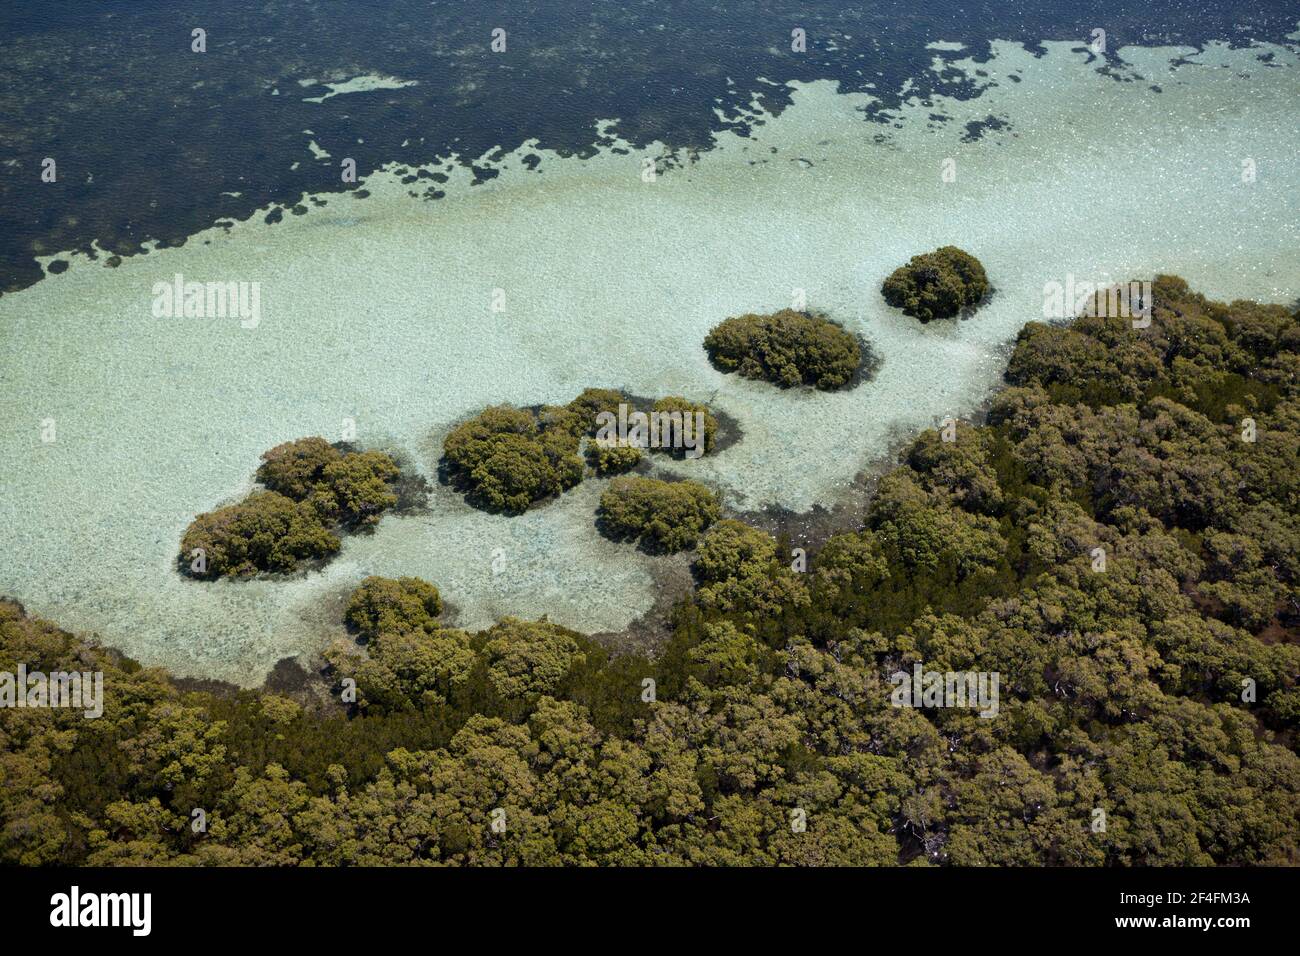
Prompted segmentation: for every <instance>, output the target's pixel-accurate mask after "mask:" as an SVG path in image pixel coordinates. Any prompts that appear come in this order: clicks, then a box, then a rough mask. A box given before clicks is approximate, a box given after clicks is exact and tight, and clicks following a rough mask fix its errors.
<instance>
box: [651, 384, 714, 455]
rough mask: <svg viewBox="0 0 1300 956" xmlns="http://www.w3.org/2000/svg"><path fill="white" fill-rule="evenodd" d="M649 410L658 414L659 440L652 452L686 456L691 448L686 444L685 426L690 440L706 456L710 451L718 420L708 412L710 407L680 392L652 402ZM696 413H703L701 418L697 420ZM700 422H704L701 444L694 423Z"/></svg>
mask: <svg viewBox="0 0 1300 956" xmlns="http://www.w3.org/2000/svg"><path fill="white" fill-rule="evenodd" d="M650 413H651V415H652V416H653V415H655V414H656V413H657V414H658V416H659V417H658V419H657V420H658V421H659V422H660V425H659V443H658V445H657V446H656V447H655V448H654V450H655V451H658V452H662V453H664V454H668V455H672V456H673V457H674V458H684V457H686V454H687V452H688V451H691V450H690V449H688V448H687V447H686V435H685V434H684V432H685V431H686V430H688V429H689V430H690V440H691V441H692V442H693V443H694V444H695V445H696V446H697V447H698V448H699V450H700V452H701V453H702V454H706V455H707V454H708V453H709V452H711V451H713V446H714V444H715V443H716V442H717V439H718V420H717V418H715V417H714V415H713V413H712V412H710V411H709V406H707V405H699V404H697V403H695V402H692V401H688V400H687V399H685V398H682V397H681V396H680V395H667V396H665V397H663V398H661V399H658V400H656V401H655V403H654V405H652V406H651V409H650ZM679 415H680V419H679V418H678V416H679ZM697 415H702V416H703V418H699V419H697V418H696V416H697ZM679 421H680V424H679ZM701 421H702V422H703V423H704V435H703V444H700V443H701V436H700V433H699V429H698V428H697V427H696V424H697V422H701ZM697 457H698V456H697Z"/></svg>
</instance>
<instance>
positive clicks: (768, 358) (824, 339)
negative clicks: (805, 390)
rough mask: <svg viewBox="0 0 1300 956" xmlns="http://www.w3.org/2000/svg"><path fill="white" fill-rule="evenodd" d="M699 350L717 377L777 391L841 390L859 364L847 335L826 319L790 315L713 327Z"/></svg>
mask: <svg viewBox="0 0 1300 956" xmlns="http://www.w3.org/2000/svg"><path fill="white" fill-rule="evenodd" d="M704 348H705V350H706V351H707V352H708V353H709V360H710V361H712V362H713V364H714V365H716V366H717V367H718V368H719V369H721V370H722V371H724V372H739V373H740V374H741V375H743V376H744V377H745V378H756V379H763V380H764V381H768V382H772V383H773V384H775V385H780V386H781V387H782V388H790V387H792V386H795V385H812V386H814V387H816V388H820V389H825V390H828V391H829V390H832V389H836V388H842V387H843V386H845V385H847V384H848V383H849V382H850V381H852V379H853V376H854V375H855V374H856V373H857V371H858V367H859V366H860V365H861V364H862V349H861V347H860V346H859V345H858V340H857V339H856V338H854V337H853V336H852V335H851V334H850V333H848V332H846V331H845V330H844V329H843V328H842V327H840V326H839V325H838V324H836V323H834V322H832V321H830V320H829V319H824V318H821V317H820V316H816V315H810V314H809V313H807V312H796V311H794V310H793V309H783V310H782V311H780V312H774V313H772V314H771V315H753V314H748V315H741V316H736V317H735V318H730V319H726V320H724V321H722V322H719V323H718V324H717V325H715V326H714V327H713V328H712V329H711V330H710V331H709V334H708V335H707V336H705V338H704Z"/></svg>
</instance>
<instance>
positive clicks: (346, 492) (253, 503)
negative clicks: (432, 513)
mask: <svg viewBox="0 0 1300 956" xmlns="http://www.w3.org/2000/svg"><path fill="white" fill-rule="evenodd" d="M398 475H399V469H398V467H397V464H396V463H395V462H394V461H393V459H392V458H390V457H389V456H388V455H385V454H384V453H383V452H377V451H366V452H352V451H349V452H343V451H340V450H339V449H338V448H336V447H334V446H333V445H331V444H330V443H329V442H327V441H326V440H325V439H323V438H299V439H297V440H296V441H289V442H285V443H283V444H281V445H276V446H275V447H274V448H272V449H271V450H270V451H268V452H266V453H265V454H263V455H262V464H261V465H260V466H259V467H258V469H257V480H258V481H260V482H261V483H262V484H263V485H265V486H266V487H267V488H268V489H269V491H265V492H256V493H254V494H252V495H250V496H249V497H247V498H245V499H244V500H243V501H241V502H239V503H238V504H234V505H230V506H228V507H225V508H220V509H218V510H216V511H211V512H207V513H205V514H201V515H199V516H198V517H197V518H195V519H194V521H193V523H191V525H190V526H189V528H188V529H187V530H186V532H185V535H184V537H183V538H182V539H181V553H180V558H179V561H180V566H181V567H182V568H183V569H184V570H185V572H186V573H187V574H190V575H192V576H194V577H222V576H225V575H251V574H256V573H257V572H259V571H292V570H293V569H294V568H295V567H297V564H298V562H299V561H301V560H304V559H311V558H324V557H327V556H328V555H330V554H333V553H334V552H335V551H337V550H338V549H339V540H338V538H337V536H335V534H334V533H333V531H332V530H331V529H332V528H333V527H334V526H336V525H339V524H342V525H344V526H347V527H356V526H362V525H370V524H374V523H375V522H377V521H378V520H379V517H380V515H381V513H382V512H383V511H384V510H386V509H388V508H391V507H393V506H394V505H396V504H397V495H396V494H395V493H394V492H393V490H392V488H391V484H392V482H394V481H396V479H397V478H398ZM199 550H202V551H203V552H204V553H205V556H206V565H207V567H206V570H199V569H198V568H199V567H202V565H198V566H196V564H195V555H196V552H197V551H199Z"/></svg>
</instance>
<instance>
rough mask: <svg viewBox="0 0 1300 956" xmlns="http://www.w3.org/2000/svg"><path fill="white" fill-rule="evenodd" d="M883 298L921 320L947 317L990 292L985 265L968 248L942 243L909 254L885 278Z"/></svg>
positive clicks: (973, 303)
mask: <svg viewBox="0 0 1300 956" xmlns="http://www.w3.org/2000/svg"><path fill="white" fill-rule="evenodd" d="M880 291H881V293H882V294H883V295H884V297H885V301H886V302H888V303H889V304H890V305H892V306H894V307H895V308H899V309H902V310H903V312H904V313H905V314H907V315H912V316H915V317H916V318H918V319H920V320H921V321H922V322H929V321H930V320H931V319H950V318H952V317H953V316H955V315H957V314H958V313H960V312H961V311H962V309H966V308H970V307H971V306H975V305H978V304H979V303H980V301H982V300H983V298H984V297H985V296H986V295H988V292H989V280H988V276H987V275H985V274H984V266H983V265H982V264H981V263H980V261H979V260H978V259H976V258H975V257H974V256H972V255H971V254H970V253H969V252H963V251H962V250H961V249H958V248H957V247H956V246H943V247H941V248H939V249H936V250H935V251H934V252H926V253H922V254H921V255H919V256H912V258H911V259H909V260H908V261H907V265H905V266H899V267H898V268H897V269H895V270H894V271H893V272H892V273H890V275H889V278H887V279H886V280H885V284H884V286H883V287H882V288H881V290H880Z"/></svg>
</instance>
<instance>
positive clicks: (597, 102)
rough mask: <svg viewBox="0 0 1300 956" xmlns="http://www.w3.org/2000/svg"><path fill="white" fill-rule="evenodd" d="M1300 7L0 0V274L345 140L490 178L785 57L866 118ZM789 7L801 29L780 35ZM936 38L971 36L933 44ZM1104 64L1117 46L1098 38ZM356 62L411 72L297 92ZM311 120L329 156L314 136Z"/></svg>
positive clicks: (33, 265) (1256, 25) (346, 73)
mask: <svg viewBox="0 0 1300 956" xmlns="http://www.w3.org/2000/svg"><path fill="white" fill-rule="evenodd" d="M1298 19H1300V6H1298V5H1297V4H1296V3H1295V2H1294V0H1289V2H1263V3H1252V4H1250V5H1249V7H1242V8H1239V9H1234V8H1233V7H1232V6H1227V5H1225V6H1216V5H1205V4H1188V3H1172V2H1168V0H1156V2H1149V3H1122V4H1121V3H1116V2H1106V0H1070V2H1059V0H1057V2H1050V3H1025V2H1022V3H1016V2H1005V0H998V2H993V0H972V2H964V3H956V2H931V3H925V4H915V3H902V2H876V3H870V4H850V3H841V2H801V3H794V2H788V0H747V2H733V3H712V2H699V0H691V2H686V0H677V2H673V0H630V2H575V0H544V2H519V0H511V2H501V0H474V2H463V3H454V2H437V0H434V2H430V0H348V2H345V0H319V2H308V0H271V2H262V3H252V2H243V0H220V2H215V0H203V2H186V0H100V2H90V0H82V2H59V3H26V2H23V3H18V2H14V0H9V2H7V3H4V4H2V5H0V294H2V293H3V292H6V291H14V290H17V289H20V288H23V287H25V286H27V285H30V284H31V283H33V282H35V281H37V280H39V279H40V278H41V276H42V274H43V272H42V269H41V267H40V265H39V264H38V263H37V262H36V261H35V258H34V256H36V255H47V254H50V253H54V252H59V251H65V250H83V251H89V249H90V245H91V243H92V242H97V243H98V244H99V246H100V248H102V249H104V250H107V251H108V254H109V256H110V257H111V256H113V255H130V254H135V253H137V252H139V251H140V244H141V243H142V242H145V241H147V240H156V241H158V242H159V243H160V244H162V245H178V244H182V243H184V242H185V240H186V237H187V236H190V235H192V234H193V233H195V232H196V231H198V230H200V229H203V228H205V227H207V226H210V225H212V224H213V223H214V222H219V221H222V220H223V219H231V220H234V219H243V218H246V217H248V216H249V215H251V214H252V213H253V212H254V211H256V210H257V209H259V208H261V207H265V206H266V205H267V204H268V203H271V202H277V203H283V204H289V205H292V204H294V203H296V202H298V200H299V197H300V196H301V195H302V194H303V193H324V192H343V191H345V190H349V189H351V190H355V189H356V187H354V186H348V185H346V184H344V183H343V182H342V180H341V176H340V166H339V163H340V161H341V159H342V158H344V157H350V158H352V159H354V160H355V161H356V164H357V172H358V175H359V177H362V178H364V176H365V175H366V174H367V173H368V172H369V171H371V170H373V169H375V168H376V167H378V166H380V165H384V164H386V163H390V162H394V161H397V162H401V163H407V164H411V165H417V164H424V163H428V162H430V161H431V160H433V159H435V158H436V157H440V156H447V155H449V154H451V153H453V152H454V153H458V154H459V155H460V156H461V157H462V160H461V161H463V162H465V163H467V164H470V163H472V162H473V161H475V160H480V162H479V164H478V166H479V170H480V172H479V175H480V176H481V177H483V178H487V177H490V176H492V175H494V171H493V170H492V168H491V157H490V156H486V159H484V157H485V155H486V154H490V153H492V152H493V151H495V150H498V149H499V150H502V151H510V150H513V149H514V148H516V147H517V146H519V145H520V144H521V143H522V142H524V141H526V140H528V139H534V138H535V139H537V140H538V141H539V143H540V145H541V146H542V147H544V148H549V149H555V150H559V151H561V152H564V153H570V152H574V153H579V154H581V153H582V152H583V151H585V150H590V149H591V148H592V146H593V144H594V142H595V129H594V124H595V122H596V121H597V120H598V119H606V118H613V117H617V118H618V119H619V121H620V122H619V125H618V127H617V129H618V133H619V135H621V136H623V137H624V138H625V139H629V140H631V141H633V142H635V143H637V144H638V145H643V144H645V143H648V142H651V141H654V140H661V141H663V142H664V143H666V144H667V145H668V146H669V147H670V148H672V149H675V150H680V151H683V153H684V154H685V153H688V152H689V150H691V149H693V148H701V147H706V146H707V145H708V143H709V142H710V135H711V133H712V132H714V131H715V130H716V129H718V128H719V127H721V126H723V125H728V126H733V127H734V126H736V125H737V124H735V123H724V121H721V120H719V119H718V117H717V116H716V115H715V113H714V110H715V108H720V109H722V110H723V112H724V113H725V114H727V115H735V112H736V110H737V109H738V108H739V107H743V106H746V105H748V104H749V103H750V101H751V99H752V98H753V97H754V95H756V94H757V95H759V96H760V98H761V100H762V102H763V103H764V105H765V106H766V107H768V108H769V109H773V110H779V109H780V108H781V107H782V106H783V105H784V103H785V102H786V101H787V93H786V91H785V90H783V89H782V87H781V84H784V83H785V82H787V81H789V80H804V81H807V80H814V79H827V78H829V79H834V80H838V81H839V82H840V83H841V84H842V87H843V88H845V89H851V90H866V91H870V92H873V93H875V94H876V95H877V96H879V98H880V104H879V107H878V108H877V109H876V110H875V111H873V113H872V114H871V115H868V116H864V121H875V122H880V123H889V122H891V115H890V111H891V109H892V108H893V107H895V106H896V105H897V103H898V102H899V98H900V95H902V94H901V90H902V88H903V86H904V83H905V81H907V80H908V79H909V78H911V79H912V80H913V85H912V87H911V89H910V90H909V92H908V93H907V94H906V95H908V96H913V95H919V96H921V97H922V98H924V97H926V96H927V95H928V94H929V93H930V92H931V91H932V86H931V85H932V84H934V83H936V82H940V81H942V80H943V79H945V78H942V77H940V76H939V75H937V74H934V73H930V72H928V70H927V68H928V67H929V65H930V63H931V61H932V60H933V59H934V58H935V57H936V56H938V57H943V58H948V59H954V58H965V57H967V56H970V55H971V54H972V53H973V54H975V55H976V56H977V57H978V56H982V55H984V54H985V53H986V52H987V47H988V42H989V41H990V40H993V39H1006V40H1014V41H1020V42H1023V43H1025V44H1027V45H1029V46H1030V47H1031V48H1032V47H1035V46H1037V45H1039V44H1041V43H1043V42H1044V41H1049V40H1077V41H1079V43H1080V45H1083V44H1084V43H1086V41H1087V40H1088V39H1089V37H1090V35H1091V31H1092V30H1093V29H1094V28H1098V27H1099V28H1102V29H1104V30H1105V31H1106V34H1107V48H1108V50H1110V51H1114V50H1117V49H1119V48H1120V47H1121V46H1123V45H1125V44H1130V43H1134V44H1144V45H1153V44H1160V43H1180V44H1188V45H1193V46H1199V45H1202V44H1203V43H1205V42H1207V41H1210V40H1225V41H1228V42H1231V43H1234V44H1243V43H1246V42H1249V41H1251V40H1270V41H1274V42H1282V40H1283V37H1284V36H1285V35H1286V34H1288V33H1291V32H1293V31H1295V29H1296V22H1297V20H1298ZM196 27H199V28H202V29H204V30H205V31H206V33H207V51H206V52H205V53H195V52H192V51H191V48H190V47H191V31H192V30H193V29H194V28H196ZM796 27H798V28H802V29H803V30H804V31H806V34H807V38H808V39H807V52H804V53H795V52H792V50H791V31H792V29H794V28H796ZM495 28H501V29H504V30H505V31H506V50H505V52H502V53H495V52H493V51H492V50H491V49H490V46H489V45H490V42H491V39H492V31H493V30H494V29H495ZM935 40H952V41H959V42H963V43H965V44H967V46H968V49H967V50H965V51H962V52H960V53H945V52H937V51H933V50H927V49H925V45H926V44H927V43H929V42H931V41H935ZM1110 55H1111V56H1113V52H1112V53H1111V54H1110ZM1096 66H1097V68H1100V69H1107V68H1108V64H1107V63H1106V62H1105V60H1104V59H1103V58H1098V61H1097V64H1096ZM362 74H381V75H386V76H394V77H398V78H400V79H403V80H415V81H418V85H415V86H410V87H407V88H404V89H400V90H378V91H372V92H366V93H354V94H349V95H344V96H336V97H333V98H331V99H327V100H325V101H324V102H322V103H306V102H303V98H304V97H308V96H320V95H322V94H323V93H325V92H326V89H325V88H324V87H323V86H320V85H319V84H318V85H312V86H306V87H304V86H302V85H300V81H302V80H308V79H314V80H317V81H320V80H330V81H336V82H337V81H341V80H344V79H348V78H350V77H353V76H358V75H362ZM954 75H955V73H954ZM1116 76H1117V82H1118V81H1122V80H1123V77H1122V75H1121V74H1118V73H1117V75H1116ZM952 78H953V77H952V76H949V77H947V78H946V79H948V80H951V79H952ZM979 83H980V80H979V77H978V76H975V77H973V78H969V79H967V78H963V79H961V81H960V82H959V83H955V84H954V83H952V82H945V83H944V85H943V92H944V93H945V94H948V95H958V96H973V95H977V94H978V91H979V88H980V87H979ZM276 89H278V90H279V95H273V94H272V91H273V90H276ZM990 122H992V123H995V122H996V120H995V119H993V118H991V120H990ZM742 128H743V126H742ZM304 130H311V131H312V132H311V134H310V135H307V134H304V132H303V131H304ZM979 132H980V131H979V129H978V128H976V129H974V130H972V131H971V134H972V135H978V134H979ZM309 139H314V140H315V141H316V143H318V144H319V145H320V146H321V147H322V148H324V149H325V150H327V151H328V152H329V153H330V154H331V158H329V159H314V158H313V157H312V155H311V154H310V153H309V152H308V150H307V142H308V140H309ZM45 157H52V158H54V159H55V160H56V162H57V172H58V179H57V182H54V183H42V182H41V178H40V174H41V162H42V160H43V159H44V158H45ZM295 162H296V163H298V164H299V165H298V167H297V168H296V169H291V166H292V165H293V164H294V163H295ZM437 185H438V183H437V179H436V178H433V179H430V178H428V174H427V173H426V174H424V176H423V177H421V178H416V177H414V176H413V177H412V192H413V193H414V194H416V195H418V196H420V197H422V198H427V199H431V200H434V199H436V198H437V197H438V195H439V192H438V190H437ZM236 192H237V193H239V195H238V196H232V195H226V194H228V193H236ZM334 201H335V202H339V201H341V202H356V201H361V200H359V199H358V198H357V197H356V196H353V197H347V198H343V197H340V198H339V199H336V200H334ZM297 211H298V212H306V211H307V210H306V209H303V208H299V209H298V210H297ZM108 261H109V264H112V261H113V260H112V259H111V258H110V259H109V260H108ZM59 267H60V266H59V264H58V263H56V264H55V265H54V266H53V267H52V271H57V270H58V269H59Z"/></svg>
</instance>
